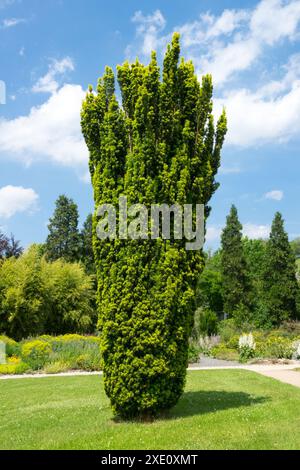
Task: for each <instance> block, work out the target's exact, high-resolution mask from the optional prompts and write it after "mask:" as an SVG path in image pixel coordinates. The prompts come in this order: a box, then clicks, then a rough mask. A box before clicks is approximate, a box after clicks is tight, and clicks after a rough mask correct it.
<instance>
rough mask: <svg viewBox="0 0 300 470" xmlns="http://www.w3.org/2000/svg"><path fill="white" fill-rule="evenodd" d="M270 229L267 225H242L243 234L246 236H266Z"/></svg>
mask: <svg viewBox="0 0 300 470" xmlns="http://www.w3.org/2000/svg"><path fill="white" fill-rule="evenodd" d="M270 231H271V227H270V226H269V225H256V224H251V223H246V224H244V226H243V235H244V236H246V237H248V238H268V237H269V234H270Z"/></svg>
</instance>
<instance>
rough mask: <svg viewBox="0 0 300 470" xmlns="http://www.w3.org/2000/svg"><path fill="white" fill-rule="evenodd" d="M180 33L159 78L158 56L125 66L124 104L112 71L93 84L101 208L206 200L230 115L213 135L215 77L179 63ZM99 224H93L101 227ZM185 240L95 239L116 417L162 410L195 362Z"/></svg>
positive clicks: (93, 160) (92, 136)
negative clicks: (122, 203) (122, 201)
mask: <svg viewBox="0 0 300 470" xmlns="http://www.w3.org/2000/svg"><path fill="white" fill-rule="evenodd" d="M179 55H180V47H179V35H178V34H175V35H174V36H173V40H172V45H171V46H168V49H167V52H166V54H165V58H164V64H163V74H162V81H161V80H160V70H159V67H158V65H157V61H156V56H155V53H153V54H152V59H151V62H150V64H149V65H148V66H144V65H143V64H141V63H139V62H138V61H136V62H135V63H134V64H132V65H130V64H129V63H128V62H125V64H124V65H122V66H120V67H118V82H119V86H120V89H121V94H122V103H123V107H122V108H121V107H120V106H119V104H118V101H117V99H116V96H115V94H114V87H115V84H114V74H113V71H112V69H110V68H106V72H105V74H104V76H103V78H101V79H100V80H99V82H98V86H97V94H94V93H93V91H92V87H90V90H89V93H88V94H87V97H86V100H85V102H84V104H83V109H82V131H83V134H84V137H85V140H86V143H87V146H88V149H89V152H90V163H89V164H90V171H91V177H92V183H93V188H94V200H95V206H96V208H97V207H98V206H99V205H100V204H103V203H113V204H115V206H117V204H118V197H119V195H120V194H125V195H126V196H127V199H128V205H131V204H133V203H143V204H145V205H146V206H147V207H148V208H150V205H151V204H152V203H156V204H157V203H167V204H173V203H178V204H184V203H203V204H205V208H206V209H205V214H206V216H207V215H208V214H209V210H210V208H209V206H208V202H209V200H210V198H211V195H212V194H213V193H214V191H215V190H216V188H217V186H218V185H217V184H216V183H215V175H216V173H217V170H218V167H219V163H220V152H221V148H222V144H223V141H224V136H225V133H226V117H225V113H223V114H222V115H221V118H220V119H219V121H218V124H217V127H216V129H215V126H214V122H213V115H212V91H213V88H212V80H211V77H210V76H209V75H207V76H205V77H203V79H202V84H199V82H198V80H197V77H196V75H195V71H194V67H193V64H192V63H191V62H185V61H184V60H182V61H181V62H180V63H179ZM96 224H97V219H96V217H95V218H94V228H95V227H96ZM185 242H186V240H173V239H171V240H167V241H166V240H162V239H161V238H159V239H157V240H119V239H117V240H98V239H97V237H96V235H95V230H94V240H93V246H94V254H95V260H96V269H97V277H98V305H99V322H98V326H99V328H100V330H101V336H102V353H103V362H104V383H105V390H106V393H107V394H108V396H109V397H110V400H111V403H112V406H113V409H114V411H115V412H116V413H118V414H120V415H122V416H124V417H128V416H133V415H144V414H147V413H155V412H157V411H158V410H161V409H166V408H169V407H170V406H173V405H174V404H175V403H176V402H177V400H178V398H179V397H180V395H181V393H182V391H183V388H184V384H185V376H186V366H187V362H188V340H189V336H190V333H191V329H192V325H193V314H194V310H195V288H196V284H197V281H198V278H199V274H200V272H201V271H202V269H203V266H204V256H203V253H202V252H201V251H187V250H186V249H185Z"/></svg>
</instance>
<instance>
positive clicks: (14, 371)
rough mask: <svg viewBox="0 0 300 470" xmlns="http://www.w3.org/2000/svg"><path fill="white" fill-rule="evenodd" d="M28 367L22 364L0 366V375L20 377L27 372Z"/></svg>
mask: <svg viewBox="0 0 300 470" xmlns="http://www.w3.org/2000/svg"><path fill="white" fill-rule="evenodd" d="M29 369H30V366H29V365H28V364H26V363H24V362H18V363H15V364H14V363H10V362H8V363H7V364H0V375H19V374H20V375H21V374H24V373H25V372H27V371H29Z"/></svg>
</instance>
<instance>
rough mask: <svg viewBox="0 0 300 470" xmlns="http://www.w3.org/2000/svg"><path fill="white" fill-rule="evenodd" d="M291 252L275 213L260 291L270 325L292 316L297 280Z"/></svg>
mask: <svg viewBox="0 0 300 470" xmlns="http://www.w3.org/2000/svg"><path fill="white" fill-rule="evenodd" d="M295 273H296V267H295V255H294V254H293V251H292V248H291V246H290V244H289V240H288V235H287V233H286V232H285V230H284V221H283V218H282V215H281V214H280V213H279V212H277V213H276V214H275V217H274V220H273V223H272V228H271V233H270V238H269V241H268V243H267V249H266V261H265V271H264V274H263V291H264V296H265V304H266V307H267V312H268V317H269V320H270V322H271V323H272V324H273V325H279V324H280V323H281V322H282V321H284V320H287V319H294V318H296V315H297V311H296V299H297V294H298V289H299V287H298V284H297V280H296V274H295Z"/></svg>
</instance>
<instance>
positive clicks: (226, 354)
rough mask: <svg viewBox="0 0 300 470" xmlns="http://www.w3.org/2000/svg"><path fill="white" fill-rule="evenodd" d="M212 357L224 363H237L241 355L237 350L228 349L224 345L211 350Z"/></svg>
mask: <svg viewBox="0 0 300 470" xmlns="http://www.w3.org/2000/svg"><path fill="white" fill-rule="evenodd" d="M211 355H212V356H213V357H214V358H216V359H222V360H224V361H237V360H238V359H239V354H238V352H237V351H236V349H231V348H228V347H227V346H226V345H224V344H219V345H217V346H214V347H213V348H212V349H211Z"/></svg>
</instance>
